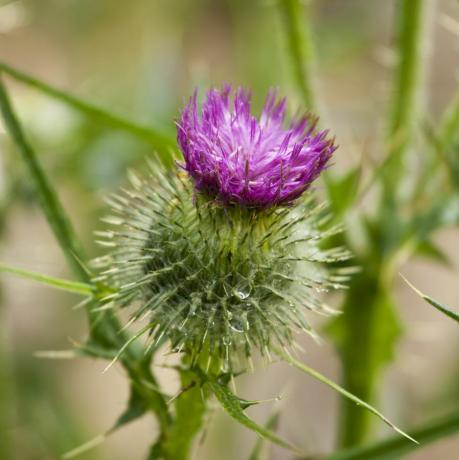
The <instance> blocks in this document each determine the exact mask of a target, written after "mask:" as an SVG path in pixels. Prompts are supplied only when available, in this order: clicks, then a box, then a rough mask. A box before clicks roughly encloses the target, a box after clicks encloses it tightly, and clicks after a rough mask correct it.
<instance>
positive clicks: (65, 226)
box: [0, 78, 91, 283]
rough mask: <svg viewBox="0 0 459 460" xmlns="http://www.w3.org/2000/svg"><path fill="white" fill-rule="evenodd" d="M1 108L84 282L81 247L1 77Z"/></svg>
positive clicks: (61, 241)
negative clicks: (16, 114) (18, 117)
mask: <svg viewBox="0 0 459 460" xmlns="http://www.w3.org/2000/svg"><path fill="white" fill-rule="evenodd" d="M0 109H1V112H2V114H3V119H4V121H5V127H6V129H7V131H8V133H9V134H10V136H11V138H12V139H13V141H14V142H15V144H16V146H17V147H18V150H19V153H20V155H21V156H22V159H23V160H24V163H25V164H26V165H27V167H28V168H29V170H30V173H31V177H32V180H33V182H34V185H35V188H36V191H37V194H38V196H39V199H40V203H41V206H42V208H43V211H44V213H45V215H46V218H47V220H48V222H49V224H50V226H51V228H52V230H53V232H54V235H55V236H56V238H57V240H58V242H59V244H60V247H61V249H62V251H63V253H64V255H65V257H66V258H67V261H68V263H69V265H70V266H71V267H72V269H73V271H74V273H75V275H77V276H78V277H79V278H80V279H81V280H82V281H83V282H86V283H88V282H90V281H91V279H90V276H89V275H88V273H87V272H86V271H85V269H84V268H83V266H82V265H81V260H84V256H83V249H82V247H81V246H80V244H79V242H78V240H77V238H76V236H75V233H74V231H73V228H72V226H71V224H70V222H69V220H68V219H67V217H66V213H65V211H64V209H63V207H62V205H61V203H60V201H59V200H58V198H57V195H56V193H55V191H54V190H53V188H52V187H51V185H50V183H49V181H48V180H47V178H46V176H45V173H44V171H43V169H42V168H41V165H40V164H39V162H38V161H37V158H36V155H35V152H34V151H33V149H32V147H31V146H30V144H29V143H28V142H27V140H26V138H25V136H24V134H23V132H22V129H21V127H20V125H19V122H18V120H17V118H16V117H15V115H14V112H13V108H12V106H11V103H10V101H9V98H8V95H7V93H6V90H5V86H4V85H3V82H2V80H1V78H0Z"/></svg>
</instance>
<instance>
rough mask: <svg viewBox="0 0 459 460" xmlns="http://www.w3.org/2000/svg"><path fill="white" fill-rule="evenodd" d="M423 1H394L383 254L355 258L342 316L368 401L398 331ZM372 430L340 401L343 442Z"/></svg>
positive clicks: (377, 226)
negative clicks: (399, 259)
mask: <svg viewBox="0 0 459 460" xmlns="http://www.w3.org/2000/svg"><path fill="white" fill-rule="evenodd" d="M426 3H427V2H426V0H398V1H397V3H396V15H397V18H396V20H397V31H396V33H397V42H396V48H397V58H398V63H397V67H396V69H395V75H394V83H393V104H392V108H391V113H390V121H389V133H388V144H389V147H388V148H389V152H388V158H389V159H390V165H388V167H386V168H385V170H384V174H382V175H381V177H380V180H381V181H382V185H383V196H382V201H381V203H382V204H381V211H380V212H379V214H378V215H379V216H381V218H380V219H379V220H377V221H376V222H374V223H373V224H372V225H373V227H374V229H373V230H372V232H374V234H373V235H372V236H373V238H372V239H371V242H370V243H369V248H368V250H367V251H372V252H374V253H375V251H376V248H377V247H378V248H380V250H381V253H380V254H379V255H378V256H375V255H373V256H372V257H373V258H372V259H371V260H368V259H367V257H362V258H361V260H360V261H358V263H359V264H360V265H361V266H362V267H363V271H362V273H360V274H359V275H357V276H356V277H355V278H354V280H353V281H352V284H351V286H350V289H349V291H348V294H347V296H346V299H345V302H344V306H343V315H342V319H341V321H342V336H341V338H340V340H341V341H340V343H339V349H340V353H341V357H342V365H343V378H344V386H345V387H346V388H347V389H348V390H349V391H350V392H351V393H353V394H355V395H357V396H358V397H360V398H362V399H363V400H365V401H367V402H369V403H372V401H373V399H374V397H375V396H376V393H377V387H378V383H379V380H380V372H381V369H382V367H383V365H384V364H386V363H387V362H388V361H389V360H390V359H391V358H392V356H391V353H392V347H393V344H394V343H395V340H396V338H397V336H398V334H399V329H398V325H397V317H396V312H395V309H394V308H393V305H392V299H391V298H390V295H389V293H390V290H391V283H392V281H393V276H394V274H395V273H396V272H395V271H394V270H396V269H397V267H396V266H393V265H394V264H393V263H392V261H393V260H394V258H395V256H394V254H395V255H396V254H397V253H398V251H399V249H400V248H399V246H400V245H401V239H400V238H401V234H402V231H401V229H400V222H399V220H400V217H399V207H400V198H399V196H398V189H399V184H400V178H403V177H404V174H405V173H406V170H405V169H404V168H403V165H404V162H403V156H404V154H405V153H406V152H407V150H408V149H409V147H410V145H411V143H412V141H413V137H414V128H415V123H416V120H417V118H418V115H419V114H418V107H419V99H420V95H421V94H420V90H421V83H422V81H423V78H422V68H423V59H422V58H423V55H422V50H423V44H424V40H425V37H424V31H425V27H424V25H425V22H426V21H425V14H424V13H425V10H426ZM388 267H389V268H388ZM370 434H371V420H370V419H369V417H368V414H367V413H366V412H365V411H363V410H361V409H360V408H358V407H356V406H355V405H352V404H349V403H348V402H347V401H343V406H342V414H341V445H342V446H345V447H350V446H355V445H361V444H363V443H364V442H365V441H367V439H368V437H369V435H370Z"/></svg>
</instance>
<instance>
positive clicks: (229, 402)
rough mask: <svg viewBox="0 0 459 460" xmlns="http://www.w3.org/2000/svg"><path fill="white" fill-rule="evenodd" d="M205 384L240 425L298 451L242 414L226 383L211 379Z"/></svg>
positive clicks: (237, 401)
mask: <svg viewBox="0 0 459 460" xmlns="http://www.w3.org/2000/svg"><path fill="white" fill-rule="evenodd" d="M207 385H208V386H209V388H210V390H211V391H212V393H213V394H214V395H215V396H216V398H217V400H218V402H219V403H220V404H221V405H222V407H223V409H225V411H226V412H227V413H228V415H230V416H231V417H232V418H234V419H235V420H236V421H237V422H239V423H240V424H241V425H244V426H245V427H247V428H249V429H250V430H252V431H254V432H255V433H257V434H258V435H259V436H261V437H262V438H264V439H267V440H269V441H271V442H273V443H274V444H277V445H279V446H281V447H283V448H285V449H289V450H291V451H294V452H298V450H297V449H296V448H294V447H293V446H291V445H290V444H289V443H288V442H287V441H285V440H283V439H282V438H280V437H279V436H277V435H276V434H274V433H273V432H272V431H270V430H268V429H266V428H264V427H262V426H260V425H258V424H257V423H255V422H254V421H253V420H252V419H250V418H249V417H247V415H245V414H244V410H243V408H242V406H241V402H240V400H239V398H238V397H237V396H235V395H234V394H233V393H232V392H231V391H230V390H229V389H228V387H227V386H226V385H222V384H220V383H218V382H217V381H212V380H209V381H207Z"/></svg>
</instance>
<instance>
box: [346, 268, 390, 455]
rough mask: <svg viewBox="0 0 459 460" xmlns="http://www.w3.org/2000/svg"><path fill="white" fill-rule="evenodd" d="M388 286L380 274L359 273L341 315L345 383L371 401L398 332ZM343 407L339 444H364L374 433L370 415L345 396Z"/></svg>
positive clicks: (360, 395)
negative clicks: (382, 282)
mask: <svg viewBox="0 0 459 460" xmlns="http://www.w3.org/2000/svg"><path fill="white" fill-rule="evenodd" d="M387 288H388V287H387V286H383V285H381V282H380V280H379V279H378V277H377V276H371V275H368V274H365V273H362V274H359V275H356V278H355V279H354V280H353V284H352V286H351V288H350V290H349V292H348V294H347V297H346V302H345V304H344V306H343V315H342V318H341V321H342V324H341V326H342V327H341V331H342V336H341V338H340V339H341V340H340V342H341V343H339V351H340V355H341V360H342V366H343V386H344V387H345V388H346V389H347V390H348V391H349V392H351V393H352V394H355V395H356V396H358V397H359V398H361V399H363V400H364V401H366V402H368V403H371V402H372V401H373V400H374V397H375V393H376V387H377V382H378V380H379V377H380V372H381V367H382V365H383V364H384V363H385V362H387V361H388V360H389V359H390V357H391V351H390V348H391V346H392V345H393V342H394V341H395V339H396V337H397V335H398V333H399V329H398V326H397V321H396V318H395V316H394V315H395V313H394V310H393V308H392V302H391V299H390V298H389V297H388V294H387ZM341 407H342V411H341V430H340V431H341V433H340V436H341V440H340V441H341V442H340V444H341V445H342V446H345V447H349V446H354V445H359V444H362V443H363V442H365V441H366V440H367V439H368V437H369V435H370V433H371V428H372V422H373V420H372V418H371V414H369V413H368V412H367V411H365V410H363V409H362V408H361V407H358V406H356V405H355V404H353V403H352V402H350V401H348V400H344V399H343V400H342V406H341Z"/></svg>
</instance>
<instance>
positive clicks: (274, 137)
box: [177, 86, 336, 208]
mask: <svg viewBox="0 0 459 460" xmlns="http://www.w3.org/2000/svg"><path fill="white" fill-rule="evenodd" d="M285 107H286V99H281V100H278V98H277V96H276V92H275V91H270V93H269V94H268V96H267V98H266V102H265V105H264V108H263V110H262V113H261V116H260V118H259V119H257V118H256V117H254V116H253V115H252V114H251V103H250V93H249V92H248V91H245V90H244V89H243V88H238V89H237V90H236V91H235V93H234V95H233V93H232V91H231V87H230V86H225V87H223V89H222V90H218V89H212V90H210V91H209V92H208V93H207V96H206V99H205V101H204V103H203V106H202V111H201V112H200V111H199V109H198V104H197V93H196V92H195V94H194V95H193V97H191V99H190V101H189V103H188V104H187V106H186V107H185V108H184V110H183V111H182V114H181V117H180V119H179V120H178V122H177V127H178V135H177V137H178V143H179V146H180V148H181V150H182V152H183V156H184V159H185V164H184V165H183V168H184V169H185V170H186V171H187V172H188V173H189V174H190V176H191V177H192V178H193V179H194V181H195V184H196V188H197V189H198V190H199V191H201V192H205V193H206V194H208V195H209V196H211V197H214V198H216V199H218V200H220V201H222V202H224V203H227V204H228V203H237V204H238V205H243V206H246V207H257V208H267V207H270V206H276V205H280V204H290V203H292V202H293V201H294V200H295V199H296V198H298V197H299V196H300V195H301V194H302V193H303V192H304V191H305V190H307V189H308V188H309V187H310V185H311V183H312V182H313V181H314V180H315V179H316V178H317V176H318V175H319V174H320V173H321V172H322V171H323V169H324V168H325V167H326V165H327V163H328V161H329V160H330V158H331V156H332V154H333V152H334V151H335V149H336V147H335V146H334V141H333V139H327V131H319V132H317V131H316V125H317V118H315V117H313V116H312V115H311V114H306V115H304V116H301V117H299V118H297V119H295V120H293V121H292V122H291V123H290V124H289V125H288V127H284V121H285Z"/></svg>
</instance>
